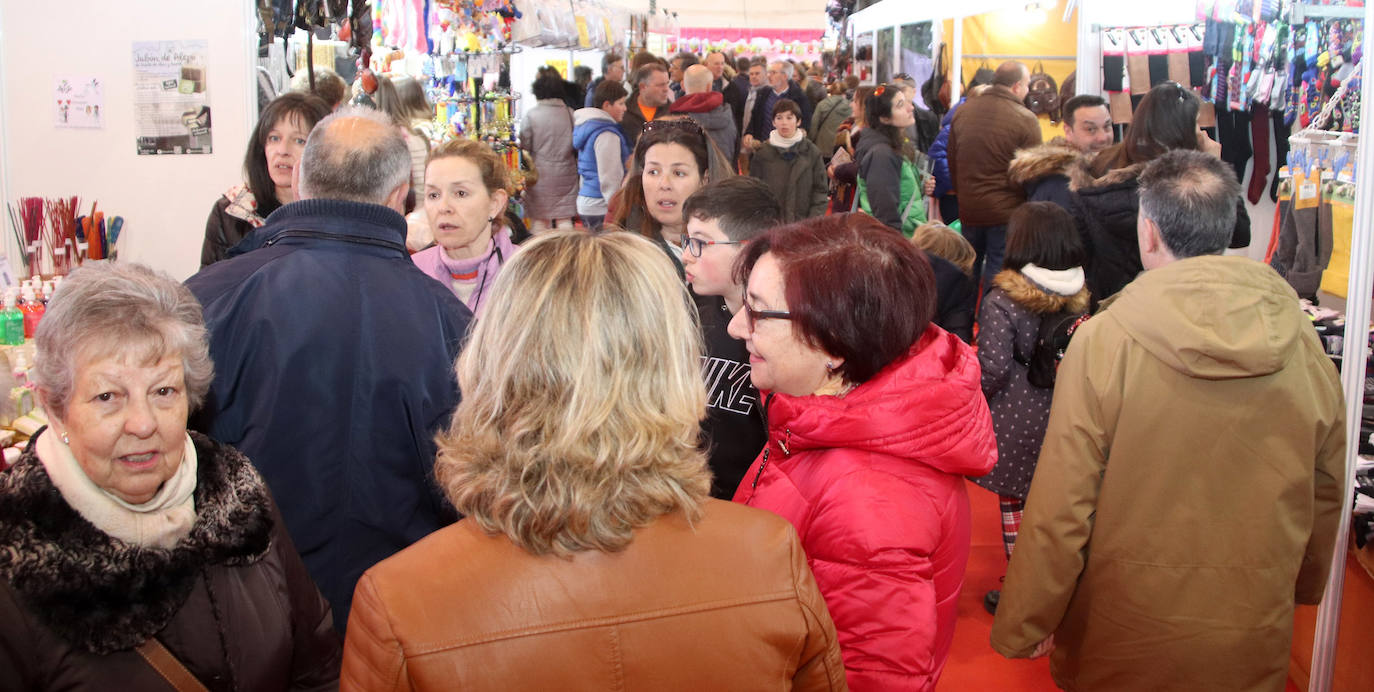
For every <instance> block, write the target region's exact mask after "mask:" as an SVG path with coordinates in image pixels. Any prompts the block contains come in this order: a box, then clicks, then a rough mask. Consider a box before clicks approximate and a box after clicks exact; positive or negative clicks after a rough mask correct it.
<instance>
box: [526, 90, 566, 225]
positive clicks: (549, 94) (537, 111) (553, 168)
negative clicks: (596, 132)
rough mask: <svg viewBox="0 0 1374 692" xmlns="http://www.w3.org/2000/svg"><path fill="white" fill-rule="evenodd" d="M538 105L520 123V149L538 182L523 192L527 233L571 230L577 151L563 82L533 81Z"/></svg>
mask: <svg viewBox="0 0 1374 692" xmlns="http://www.w3.org/2000/svg"><path fill="white" fill-rule="evenodd" d="M533 91H534V97H535V98H536V99H538V100H539V103H538V105H536V106H535V107H534V108H531V109H530V110H529V112H528V113H526V114H525V119H524V120H523V121H522V122H521V124H520V148H521V149H524V150H525V151H528V152H530V153H531V154H533V155H534V165H535V168H536V170H538V171H539V181H538V182H537V183H535V184H534V185H531V186H530V187H529V189H527V190H525V196H524V202H525V218H526V219H528V221H529V224H530V231H531V232H534V233H538V232H540V231H544V230H548V229H550V228H554V227H557V228H572V225H573V222H572V220H573V217H574V216H576V215H577V186H578V178H577V151H576V150H574V149H573V144H572V131H573V112H572V109H571V108H568V106H567V104H565V103H564V102H563V79H562V78H561V77H559V76H558V74H557V73H556V72H549V73H546V74H544V75H543V76H541V77H540V78H538V79H536V80H534V85H533Z"/></svg>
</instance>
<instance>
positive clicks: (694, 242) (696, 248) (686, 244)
mask: <svg viewBox="0 0 1374 692" xmlns="http://www.w3.org/2000/svg"><path fill="white" fill-rule="evenodd" d="M678 244H679V245H681V246H682V249H684V250H686V251H688V252H690V253H692V256H693V257H701V251H702V250H703V249H705V247H706V246H707V245H743V244H744V241H742V240H702V239H701V238H693V237H692V236H689V235H687V234H686V233H683V234H682V242H680V243H678Z"/></svg>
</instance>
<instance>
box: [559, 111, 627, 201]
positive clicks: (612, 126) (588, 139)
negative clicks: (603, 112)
mask: <svg viewBox="0 0 1374 692" xmlns="http://www.w3.org/2000/svg"><path fill="white" fill-rule="evenodd" d="M603 132H614V133H615V134H616V135H617V136H619V137H620V160H622V161H624V160H625V159H628V158H630V142H629V140H627V139H625V133H624V132H622V131H621V130H620V125H618V124H616V122H615V121H614V120H611V119H610V118H609V116H608V117H607V118H606V119H604V120H603V119H601V118H596V119H593V120H587V121H585V122H583V123H580V124H578V125H577V126H576V127H574V128H573V148H574V149H576V150H577V174H578V175H579V176H581V177H582V186H581V187H579V188H578V190H577V194H579V195H581V196H583V197H591V198H594V199H601V178H600V176H599V175H598V174H597V168H596V139H597V138H598V137H600V136H601V133H603Z"/></svg>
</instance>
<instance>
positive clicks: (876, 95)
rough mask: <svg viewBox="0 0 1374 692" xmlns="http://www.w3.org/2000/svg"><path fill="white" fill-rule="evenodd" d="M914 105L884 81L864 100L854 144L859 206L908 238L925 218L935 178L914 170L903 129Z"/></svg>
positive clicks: (911, 149)
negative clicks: (863, 128) (861, 129)
mask: <svg viewBox="0 0 1374 692" xmlns="http://www.w3.org/2000/svg"><path fill="white" fill-rule="evenodd" d="M915 107H916V106H915V104H913V103H912V102H911V100H910V98H909V97H908V96H907V95H906V92H905V91H903V90H902V88H901V87H900V86H899V85H896V84H884V85H882V86H879V87H878V88H876V89H874V90H873V93H872V94H870V95H869V97H868V101H867V103H865V104H864V118H865V120H866V122H867V124H868V130H869V132H868V134H867V135H865V136H864V138H863V139H862V140H860V142H859V144H858V145H857V146H855V148H854V160H855V161H857V162H858V164H859V190H858V195H859V208H860V209H863V210H864V211H866V212H868V213H869V214H872V215H873V216H874V218H877V219H878V220H879V221H882V222H883V223H885V224H887V226H888V227H889V228H895V229H897V230H899V231H901V232H902V233H904V234H906V236H907V237H908V238H910V237H911V234H912V232H913V231H915V230H916V227H917V226H919V225H921V224H923V223H925V222H926V207H925V196H926V195H928V194H930V193H931V192H932V191H933V190H934V189H935V179H934V178H932V177H930V176H927V175H924V174H923V173H922V172H921V171H918V170H916V164H915V163H914V161H915V159H916V146H915V145H914V144H913V143H912V142H911V139H910V138H908V137H907V136H906V133H905V130H906V129H907V128H908V127H910V126H911V125H914V124H916V116H915Z"/></svg>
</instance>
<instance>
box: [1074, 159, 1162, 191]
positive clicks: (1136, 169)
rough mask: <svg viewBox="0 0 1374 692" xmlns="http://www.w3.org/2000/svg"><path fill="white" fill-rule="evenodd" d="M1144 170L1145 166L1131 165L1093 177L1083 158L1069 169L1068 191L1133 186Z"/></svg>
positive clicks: (1087, 163) (1087, 162)
mask: <svg viewBox="0 0 1374 692" xmlns="http://www.w3.org/2000/svg"><path fill="white" fill-rule="evenodd" d="M1143 170H1145V164H1143V163H1133V164H1131V165H1129V166H1126V167H1125V168H1113V169H1112V170H1110V171H1107V172H1106V173H1104V174H1102V175H1101V176H1096V175H1093V172H1092V168H1091V167H1090V166H1089V160H1088V159H1087V158H1083V159H1080V160H1078V161H1077V162H1075V163H1074V164H1073V165H1072V166H1070V167H1069V170H1068V176H1069V190H1071V191H1073V192H1079V191H1082V190H1094V189H1099V188H1108V187H1115V186H1118V185H1123V184H1126V183H1130V184H1131V185H1134V184H1135V179H1136V178H1139V177H1140V172H1141V171H1143Z"/></svg>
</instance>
